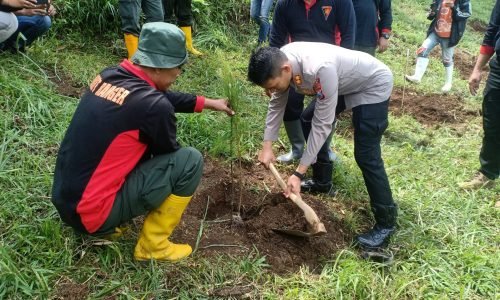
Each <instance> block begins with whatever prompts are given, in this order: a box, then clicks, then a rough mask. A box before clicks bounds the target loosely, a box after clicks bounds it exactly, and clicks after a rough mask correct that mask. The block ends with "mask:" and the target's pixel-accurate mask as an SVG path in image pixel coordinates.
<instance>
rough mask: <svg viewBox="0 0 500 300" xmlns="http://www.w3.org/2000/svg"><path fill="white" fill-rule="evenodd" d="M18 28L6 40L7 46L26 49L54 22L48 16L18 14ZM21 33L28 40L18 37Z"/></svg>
mask: <svg viewBox="0 0 500 300" xmlns="http://www.w3.org/2000/svg"><path fill="white" fill-rule="evenodd" d="M17 21H18V28H17V30H16V32H15V33H14V34H13V35H12V36H11V37H10V38H9V39H7V40H6V41H5V45H7V47H10V48H13V49H18V50H19V51H24V50H25V48H26V47H27V46H29V45H31V44H32V43H33V42H34V41H35V40H36V39H37V38H38V37H40V36H42V35H43V34H44V33H46V32H47V31H48V30H49V28H50V26H51V25H52V22H51V20H50V17H48V16H30V17H28V16H18V17H17ZM19 33H22V34H23V35H24V37H25V38H26V40H24V39H23V38H18V35H19Z"/></svg>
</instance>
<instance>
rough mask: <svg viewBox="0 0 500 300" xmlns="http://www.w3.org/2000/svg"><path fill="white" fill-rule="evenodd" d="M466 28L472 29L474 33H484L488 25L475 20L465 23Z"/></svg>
mask: <svg viewBox="0 0 500 300" xmlns="http://www.w3.org/2000/svg"><path fill="white" fill-rule="evenodd" d="M467 25H468V27H470V28H472V30H474V31H479V32H482V33H484V32H485V31H486V28H487V27H488V23H486V22H484V21H481V20H478V19H475V20H469V21H468V22H467Z"/></svg>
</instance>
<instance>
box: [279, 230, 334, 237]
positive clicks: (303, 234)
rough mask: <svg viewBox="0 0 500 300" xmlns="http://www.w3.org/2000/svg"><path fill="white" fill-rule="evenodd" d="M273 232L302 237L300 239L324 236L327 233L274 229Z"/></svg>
mask: <svg viewBox="0 0 500 300" xmlns="http://www.w3.org/2000/svg"><path fill="white" fill-rule="evenodd" d="M272 230H273V231H274V232H277V233H282V234H286V235H293V236H300V237H311V236H320V235H323V234H325V233H326V232H316V233H310V232H304V231H300V230H295V229H280V228H273V229H272Z"/></svg>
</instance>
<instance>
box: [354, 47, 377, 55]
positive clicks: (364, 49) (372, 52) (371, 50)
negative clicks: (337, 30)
mask: <svg viewBox="0 0 500 300" xmlns="http://www.w3.org/2000/svg"><path fill="white" fill-rule="evenodd" d="M376 49H377V48H376V47H363V46H356V45H354V50H356V51H361V52H364V53H368V54H370V55H371V56H373V57H375V50H376Z"/></svg>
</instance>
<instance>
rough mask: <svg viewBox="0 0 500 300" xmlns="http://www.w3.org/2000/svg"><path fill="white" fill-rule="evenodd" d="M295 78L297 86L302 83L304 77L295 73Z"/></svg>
mask: <svg viewBox="0 0 500 300" xmlns="http://www.w3.org/2000/svg"><path fill="white" fill-rule="evenodd" d="M293 80H294V81H295V85H296V86H300V85H302V77H301V76H300V75H295V76H294V77H293Z"/></svg>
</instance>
